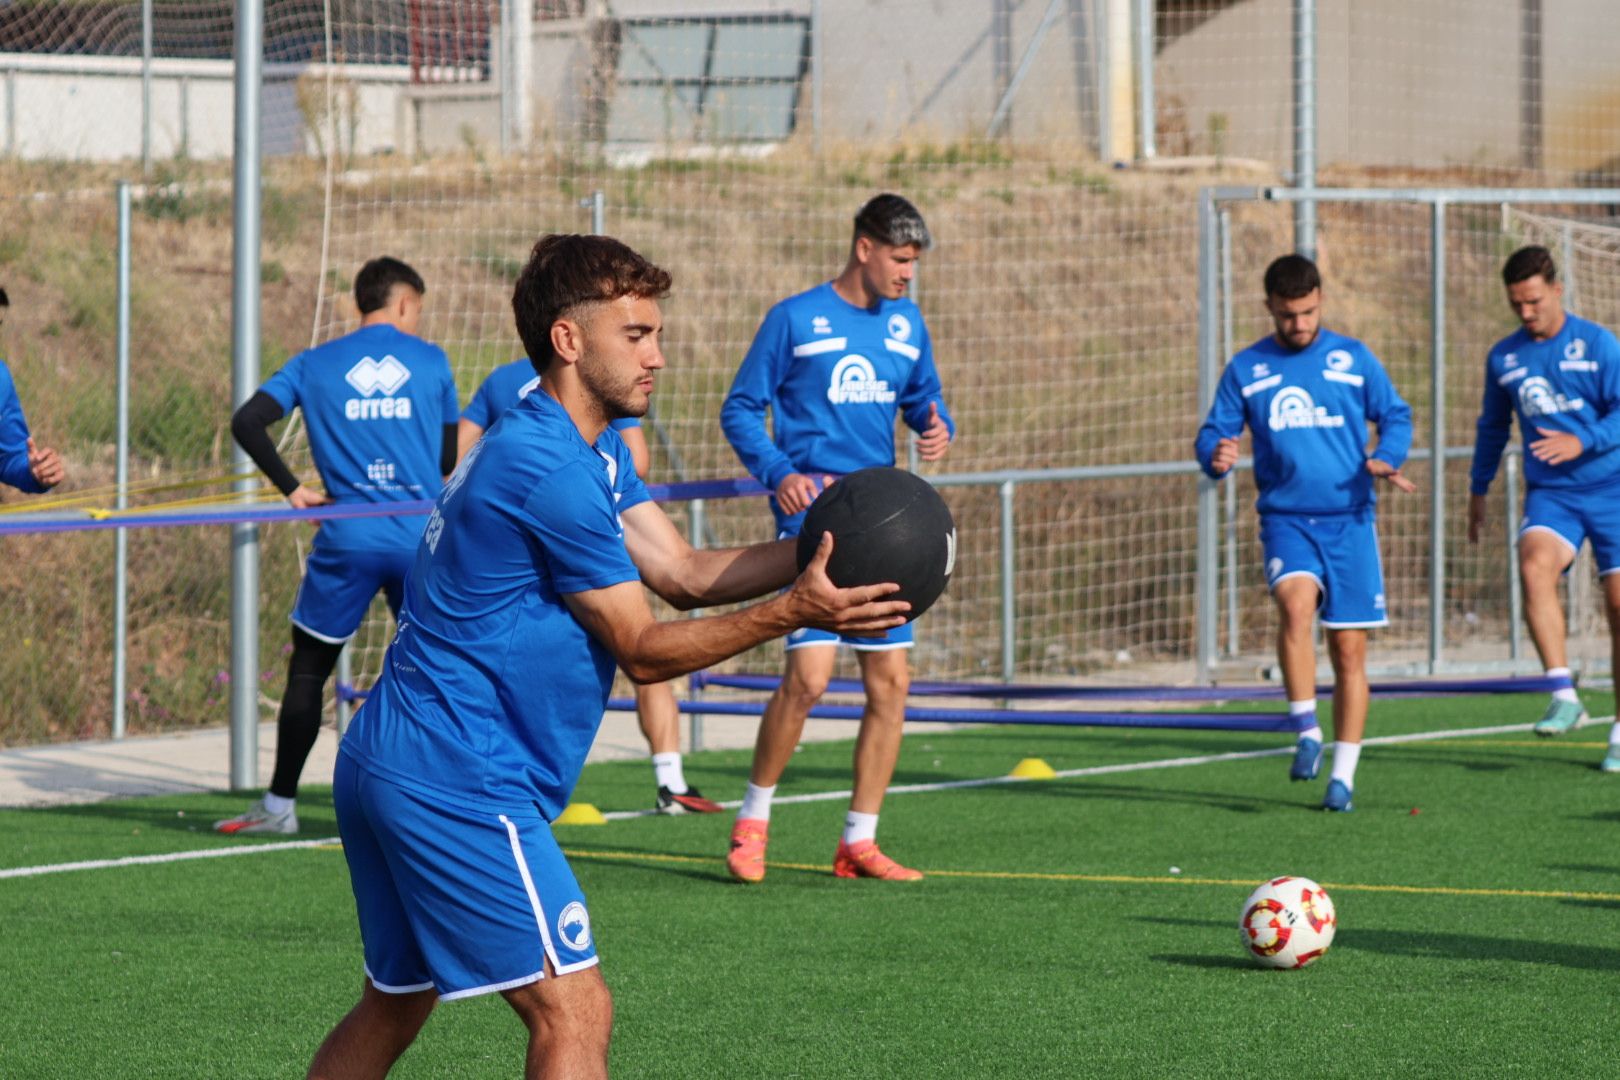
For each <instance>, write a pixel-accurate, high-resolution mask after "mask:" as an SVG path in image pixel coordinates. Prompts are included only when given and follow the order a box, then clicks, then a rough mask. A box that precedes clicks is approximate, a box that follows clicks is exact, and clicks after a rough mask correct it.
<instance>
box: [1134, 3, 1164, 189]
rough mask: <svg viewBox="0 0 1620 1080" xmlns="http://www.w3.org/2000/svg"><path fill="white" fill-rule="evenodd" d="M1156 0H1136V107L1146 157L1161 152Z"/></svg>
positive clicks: (1138, 127)
mask: <svg viewBox="0 0 1620 1080" xmlns="http://www.w3.org/2000/svg"><path fill="white" fill-rule="evenodd" d="M1154 8H1155V5H1154V3H1153V0H1136V88H1137V89H1136V107H1137V109H1139V110H1140V113H1139V116H1138V119H1137V125H1136V126H1137V129H1138V134H1137V138H1138V139H1140V140H1141V143H1140V145H1141V156H1142V158H1143V159H1144V160H1146V159H1147V158H1151V157H1154V156H1156V155H1157V154H1158V152H1159V149H1158V140H1157V135H1158V132H1157V130H1156V128H1157V127H1158V123H1159V117H1158V101H1157V99H1156V98H1155V95H1154V90H1153V55H1154V46H1155V45H1156V44H1157V42H1156V41H1155V35H1156V33H1157V32H1158V19H1157V14H1156V12H1155V10H1154Z"/></svg>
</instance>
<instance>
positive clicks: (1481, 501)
mask: <svg viewBox="0 0 1620 1080" xmlns="http://www.w3.org/2000/svg"><path fill="white" fill-rule="evenodd" d="M1484 528H1485V496H1483V495H1469V496H1468V542H1469V543H1470V544H1477V543H1479V535H1480V531H1481V530H1483V529H1484Z"/></svg>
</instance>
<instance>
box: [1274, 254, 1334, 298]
mask: <svg viewBox="0 0 1620 1080" xmlns="http://www.w3.org/2000/svg"><path fill="white" fill-rule="evenodd" d="M1321 287H1322V274H1321V272H1320V271H1318V270H1317V269H1316V264H1315V263H1313V262H1311V260H1309V259H1307V258H1306V257H1305V256H1303V255H1284V256H1282V257H1281V258H1279V259H1274V260H1272V263H1271V265H1270V266H1268V267H1266V296H1267V297H1268V298H1272V297H1275V298H1276V299H1278V300H1298V299H1299V298H1300V297H1302V296H1309V295H1310V294H1311V293H1313V292H1315V291H1316V290H1317V289H1320V288H1321Z"/></svg>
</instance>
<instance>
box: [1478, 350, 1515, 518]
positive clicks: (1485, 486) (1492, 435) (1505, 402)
mask: <svg viewBox="0 0 1620 1080" xmlns="http://www.w3.org/2000/svg"><path fill="white" fill-rule="evenodd" d="M1512 435H1513V398H1512V395H1510V394H1509V393H1508V392H1507V391H1506V390H1504V389H1503V388H1502V387H1500V386H1498V385H1497V384H1496V379H1495V378H1493V377H1492V375H1491V363H1490V360H1489V359H1488V358H1487V359H1486V361H1485V392H1484V394H1483V395H1482V397H1481V400H1480V403H1479V420H1477V421H1476V422H1475V424H1474V463H1473V465H1472V466H1470V467H1469V470H1468V490H1469V492H1471V493H1472V494H1474V495H1483V494H1485V493H1486V492H1487V491H1489V490H1490V489H1491V481H1492V480H1495V479H1496V469H1497V467H1498V466H1499V465H1501V464H1502V451H1503V450H1505V449H1506V448H1507V444H1508V439H1509V438H1511V437H1512Z"/></svg>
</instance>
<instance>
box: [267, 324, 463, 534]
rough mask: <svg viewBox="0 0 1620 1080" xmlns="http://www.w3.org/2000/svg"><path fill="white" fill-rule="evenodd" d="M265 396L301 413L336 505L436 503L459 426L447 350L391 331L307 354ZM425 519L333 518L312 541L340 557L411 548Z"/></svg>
mask: <svg viewBox="0 0 1620 1080" xmlns="http://www.w3.org/2000/svg"><path fill="white" fill-rule="evenodd" d="M261 389H262V390H263V391H264V392H265V393H266V394H269V395H270V396H271V397H273V398H275V399H276V402H277V404H279V405H280V406H281V407H282V409H283V410H284V411H286V412H291V411H292V410H293V407H294V406H297V407H298V408H300V409H302V410H303V411H304V424H305V426H306V427H307V428H308V430H309V449H310V454H311V455H312V456H313V457H314V459H315V468H316V470H317V471H319V472H320V474H321V482H322V483H323V484H325V485H326V493H327V495H329V496H330V497H331V499H332V501H333V502H335V503H340V504H341V503H389V502H411V501H413V500H419V499H434V498H437V497H438V495H439V488H440V487H441V486H442V484H443V479H442V477H441V475H440V473H439V455H440V453H441V451H442V449H443V446H444V426H445V425H446V424H454V423H455V422H456V381H455V378H454V377H453V376H452V375H451V374H450V361H449V359H448V358H447V357H446V356H445V354H444V350H443V349H441V348H439V347H438V346H437V345H433V344H430V343H428V342H426V341H423V340H422V339H421V338H419V337H414V336H413V335H411V334H407V333H404V332H403V331H401V330H399V329H397V328H396V327H393V326H390V325H388V324H386V323H379V324H377V325H374V326H365V327H361V328H360V329H359V330H356V331H355V332H354V333H352V334H345V335H344V336H343V337H340V338H335V339H333V340H332V341H328V342H327V343H326V344H324V345H319V346H317V347H315V348H313V349H310V350H308V351H307V352H301V353H299V354H298V355H297V356H295V357H293V358H292V359H291V360H289V361H287V363H286V364H285V365H284V366H283V367H282V369H281V370H280V371H278V372H276V373H275V374H274V375H272V376H270V379H269V380H268V381H267V382H266V383H265V384H264V386H263V387H261ZM422 522H423V518H422V517H420V516H414V515H413V516H379V517H365V518H333V519H330V520H328V521H325V522H322V524H321V527H320V528H319V529H318V530H316V533H315V543H316V544H317V545H319V546H321V547H324V548H331V549H334V550H340V551H375V550H388V549H392V548H398V547H405V548H414V547H415V546H416V541H417V538H418V537H420V536H421V535H422Z"/></svg>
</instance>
